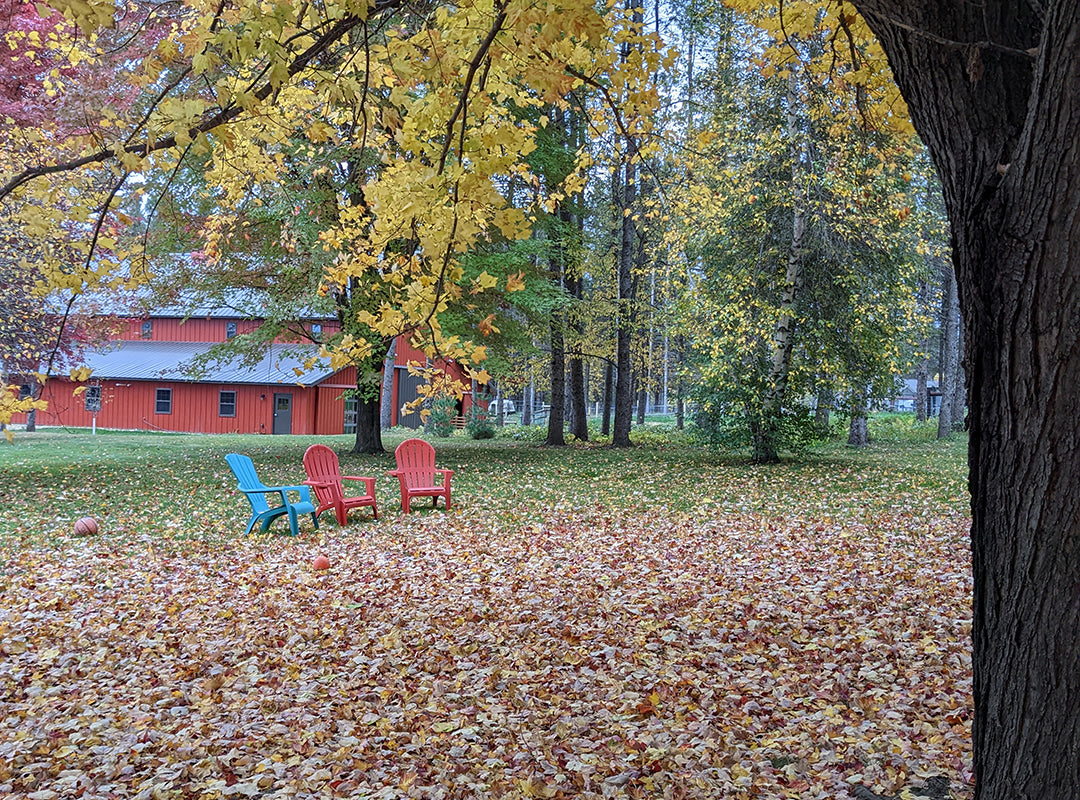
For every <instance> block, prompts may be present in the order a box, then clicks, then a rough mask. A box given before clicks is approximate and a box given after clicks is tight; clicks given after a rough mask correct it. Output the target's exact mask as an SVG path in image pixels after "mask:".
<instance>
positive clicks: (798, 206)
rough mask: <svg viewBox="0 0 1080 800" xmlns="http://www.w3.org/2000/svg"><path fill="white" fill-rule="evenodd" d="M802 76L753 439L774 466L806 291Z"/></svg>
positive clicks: (791, 127) (794, 86) (760, 458)
mask: <svg viewBox="0 0 1080 800" xmlns="http://www.w3.org/2000/svg"><path fill="white" fill-rule="evenodd" d="M799 102H800V101H799V90H798V72H797V70H796V69H795V67H794V66H792V67H791V73H790V75H789V77H788V103H787V128H788V137H789V143H788V148H789V149H790V151H791V194H792V206H793V208H792V227H791V244H790V246H789V248H788V263H787V271H786V273H785V275H784V289H783V292H782V293H781V297H780V316H779V318H778V319H777V320H776V328H775V329H774V331H773V342H772V353H771V360H772V364H771V366H770V369H769V377H768V383H767V387H768V388H767V389H766V392H765V398H764V401H763V402H762V405H761V423H760V425H759V426H756V431H755V433H754V435H753V450H754V454H753V457H754V461H755V462H757V463H759V464H760V463H772V462H776V461H779V460H780V452H779V440H780V415H781V414H783V410H784V398H785V397H786V396H787V387H788V375H789V373H790V371H791V352H792V349H793V348H794V346H795V302H796V300H797V298H798V295H799V290H800V289H801V288H802V262H803V237H804V236H805V235H806V176H805V170H806V164H805V163H804V161H803V147H802V134H801V133H800V131H799V126H798V117H797V114H796V109H797V108H798V105H799Z"/></svg>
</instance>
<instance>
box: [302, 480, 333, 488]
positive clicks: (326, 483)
mask: <svg viewBox="0 0 1080 800" xmlns="http://www.w3.org/2000/svg"><path fill="white" fill-rule="evenodd" d="M333 485H334V482H333V481H317V480H314V479H309V480H306V481H304V486H311V487H313V488H318V487H320V486H333Z"/></svg>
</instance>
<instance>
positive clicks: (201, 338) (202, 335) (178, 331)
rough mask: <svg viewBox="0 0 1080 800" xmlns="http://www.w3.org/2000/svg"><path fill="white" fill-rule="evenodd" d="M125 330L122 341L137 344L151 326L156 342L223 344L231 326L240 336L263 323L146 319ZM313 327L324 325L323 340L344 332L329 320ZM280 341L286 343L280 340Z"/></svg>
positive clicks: (308, 326) (130, 323)
mask: <svg viewBox="0 0 1080 800" xmlns="http://www.w3.org/2000/svg"><path fill="white" fill-rule="evenodd" d="M124 322H125V323H126V324H125V327H124V328H123V329H122V330H121V332H120V335H119V337H118V338H119V339H120V340H122V341H126V342H134V341H138V340H140V339H142V338H144V337H143V335H142V329H143V324H144V323H146V322H149V323H150V337H149V339H150V341H154V342H224V341H225V340H226V339H228V327H227V326H228V323H230V322H235V323H236V333H237V335H240V334H244V333H250V332H251V331H253V330H255V329H257V328H258V327H259V326H260V325H261V324H262V321H261V320H255V319H239V318H235V319H226V318H220V317H188V318H187V319H182V318H179V317H145V318H136V319H127V320H124ZM313 324H321V325H322V336H323V338H326V337H329V336H333V335H334V334H335V333H337V332H338V331H339V330H341V324H340V323H339V322H338V321H337V320H328V321H325V322H322V323H310V322H305V323H304V328H305V330H307V331H309V332H310V331H311V326H312V325H313ZM277 341H284V339H278V340H277Z"/></svg>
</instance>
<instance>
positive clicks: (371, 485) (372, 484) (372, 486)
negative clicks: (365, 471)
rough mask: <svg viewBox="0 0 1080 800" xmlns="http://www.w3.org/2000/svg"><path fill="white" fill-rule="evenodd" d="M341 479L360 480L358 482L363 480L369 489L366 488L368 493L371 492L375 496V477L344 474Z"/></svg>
mask: <svg viewBox="0 0 1080 800" xmlns="http://www.w3.org/2000/svg"><path fill="white" fill-rule="evenodd" d="M341 479H342V480H343V481H358V482H359V481H362V482H363V483H364V484H366V485H367V490H366V491H367V493H368V494H370V495H371V496H372V497H374V496H375V479H374V478H367V477H363V476H361V475H342V476H341Z"/></svg>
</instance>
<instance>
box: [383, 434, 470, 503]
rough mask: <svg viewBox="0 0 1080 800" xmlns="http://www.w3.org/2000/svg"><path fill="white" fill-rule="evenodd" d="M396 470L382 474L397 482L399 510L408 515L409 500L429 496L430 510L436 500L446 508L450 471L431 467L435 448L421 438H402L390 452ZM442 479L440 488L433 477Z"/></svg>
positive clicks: (448, 501) (433, 462)
mask: <svg viewBox="0 0 1080 800" xmlns="http://www.w3.org/2000/svg"><path fill="white" fill-rule="evenodd" d="M394 458H395V459H397V469H395V470H392V471H391V472H388V473H386V474H387V475H393V476H395V477H396V478H397V479H398V480H399V481H401V508H402V510H403V511H404V512H405V513H406V514H408V513H409V500H410V499H412V498H413V497H430V498H431V505H432V507H434V506H437V505H438V504H439V498H440V497H445V498H446V508H447V509H448V510H449V508H450V476H451V475H453V474H454V471H453V470H452V469H437V468H436V467H435V448H434V447H432V446H431V445H430V444H428V443H427V442H425V441H424V440H423V439H406V440H405V441H404V442H402V443H401V444H399V445H398V446H397V449H396V450H395V451H394ZM436 473H437V474H439V475H441V476H442V485H437V484H436V482H435V475H436Z"/></svg>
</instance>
